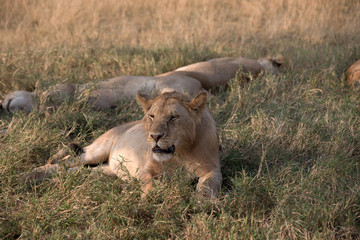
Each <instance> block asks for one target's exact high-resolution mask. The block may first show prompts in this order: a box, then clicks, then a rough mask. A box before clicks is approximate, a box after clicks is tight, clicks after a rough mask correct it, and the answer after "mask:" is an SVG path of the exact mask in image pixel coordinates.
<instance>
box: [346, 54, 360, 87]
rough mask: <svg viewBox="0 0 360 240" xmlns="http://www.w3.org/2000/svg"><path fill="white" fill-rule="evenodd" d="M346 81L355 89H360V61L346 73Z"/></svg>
mask: <svg viewBox="0 0 360 240" xmlns="http://www.w3.org/2000/svg"><path fill="white" fill-rule="evenodd" d="M345 75H346V81H347V82H348V84H349V85H350V86H351V87H353V88H359V87H360V60H358V61H356V62H355V63H353V64H352V65H351V66H350V67H349V68H348V69H347V70H346V72H345Z"/></svg>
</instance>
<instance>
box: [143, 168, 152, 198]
mask: <svg viewBox="0 0 360 240" xmlns="http://www.w3.org/2000/svg"><path fill="white" fill-rule="evenodd" d="M152 179H153V175H152V174H151V172H150V171H144V172H143V173H142V174H141V176H140V182H141V191H142V194H141V198H142V199H144V198H145V197H146V195H147V194H148V193H149V191H150V190H151V189H153V188H154V186H153V182H152Z"/></svg>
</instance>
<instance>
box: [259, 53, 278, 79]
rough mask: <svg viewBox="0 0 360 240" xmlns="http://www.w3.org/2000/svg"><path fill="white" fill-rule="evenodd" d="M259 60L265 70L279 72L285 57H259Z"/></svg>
mask: <svg viewBox="0 0 360 240" xmlns="http://www.w3.org/2000/svg"><path fill="white" fill-rule="evenodd" d="M257 61H258V63H259V64H260V65H261V67H262V69H263V70H264V71H265V72H268V73H274V74H276V73H278V72H279V68H280V66H281V65H282V64H283V63H284V57H283V56H282V55H278V56H276V57H274V58H271V57H265V58H259V59H258V60H257Z"/></svg>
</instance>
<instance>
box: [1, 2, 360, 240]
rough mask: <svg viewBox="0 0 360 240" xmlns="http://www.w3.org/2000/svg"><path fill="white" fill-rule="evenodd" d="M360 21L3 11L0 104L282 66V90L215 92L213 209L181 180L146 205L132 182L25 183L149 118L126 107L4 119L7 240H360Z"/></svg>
mask: <svg viewBox="0 0 360 240" xmlns="http://www.w3.org/2000/svg"><path fill="white" fill-rule="evenodd" d="M359 12H360V2H359V1H355V0H353V1H352V0H347V1H335V0H330V1H325V0H313V1H310V0H304V1H296V0H275V1H266V0H259V1H247V0H238V1H235V0H224V1H220V0H207V1H205V0H204V1H201V0H194V1H170V0H169V1H165V0H160V1H140V0H132V1H130V0H129V1H115V0H104V1H95V0H89V1H70V0H63V1H45V0H13V1H10V0H0V47H1V56H0V95H2V96H3V95H4V94H5V93H7V92H9V91H11V90H14V89H26V90H33V89H34V88H35V86H36V87H37V88H38V89H46V88H47V87H48V86H49V85H53V84H55V83H58V82H87V81H92V80H95V79H105V78H108V77H114V76H119V75H125V74H133V75H153V74H158V73H162V72H166V71H169V70H172V69H175V68H177V67H180V66H183V65H186V64H189V63H193V62H197V61H201V60H206V59H210V58H214V57H218V56H238V55H241V56H247V57H260V56H263V55H266V54H274V53H278V52H281V53H282V54H283V55H284V56H285V57H287V60H288V61H287V64H286V66H285V68H284V69H283V71H282V73H281V74H279V75H278V76H266V75H263V76H260V77H259V78H257V79H253V80H252V81H251V82H250V83H249V84H243V83H239V80H237V79H234V80H233V81H232V82H231V83H230V87H229V88H227V89H222V88H221V89H217V90H216V91H214V95H213V96H212V97H211V99H210V101H209V103H208V106H209V107H210V109H211V111H212V112H213V113H214V116H215V118H216V121H217V124H218V130H219V136H220V141H221V149H222V150H221V161H222V172H223V175H224V178H225V181H224V185H223V188H222V192H221V194H220V197H219V199H218V200H217V201H215V202H207V201H204V202H203V203H201V204H199V203H198V202H197V201H196V199H194V197H193V192H194V186H193V185H192V183H189V182H187V181H184V179H183V177H182V176H181V175H176V176H174V177H173V178H166V179H163V180H161V182H157V183H156V184H155V185H156V190H155V191H154V192H152V193H151V194H150V198H149V199H148V201H145V202H144V201H141V200H140V194H141V192H140V189H139V183H138V181H136V180H135V179H129V180H126V181H125V180H124V181H123V180H120V179H117V178H110V177H105V176H102V175H90V174H89V171H88V170H87V169H83V170H82V171H80V172H78V173H75V174H63V175H57V176H54V178H52V179H51V180H49V181H45V182H42V183H40V184H34V185H26V184H24V183H23V182H21V181H20V180H19V178H18V176H19V174H21V173H23V172H28V171H30V170H31V169H33V168H34V167H37V166H39V165H42V164H44V163H45V162H46V161H47V159H48V158H49V157H50V156H51V155H52V154H54V153H55V152H56V151H57V150H58V149H59V148H61V147H63V146H64V145H65V144H68V143H69V142H76V143H79V144H82V145H86V144H89V143H90V142H92V141H93V140H94V139H95V138H96V137H98V136H99V135H100V134H102V133H103V132H105V131H106V130H107V129H109V128H111V127H113V126H115V125H117V124H121V123H124V122H128V121H132V120H135V119H139V118H141V115H142V114H141V111H140V109H139V107H138V106H137V105H136V104H135V103H134V101H132V100H126V101H125V100H124V101H122V102H119V104H118V107H117V108H116V109H113V110H110V111H104V112H97V111H92V110H90V109H88V108H86V107H84V106H83V105H82V104H81V103H79V102H69V103H65V104H63V105H62V106H61V107H60V108H59V109H58V110H57V111H56V112H54V113H53V114H51V115H49V116H46V115H45V114H44V113H43V111H41V110H42V107H43V106H41V105H40V106H39V109H40V111H34V112H32V113H31V114H29V115H25V114H23V113H19V114H15V115H9V114H5V113H1V114H0V152H1V153H0V186H1V189H0V238H2V239H14V238H17V237H19V238H20V239H134V238H137V239H145V238H146V239H176V238H178V239H179V238H180V239H359V237H360V205H359V202H360V185H359V184H360V167H359V159H360V148H359V142H360V108H359V101H360V97H359V93H358V92H357V91H353V90H351V89H349V87H348V86H347V85H346V83H345V81H344V79H343V77H344V75H343V72H344V70H345V69H346V68H347V67H348V66H349V65H350V64H351V63H352V62H353V61H355V60H357V59H359V58H360V44H359V43H360V28H359V27H358V26H360V18H359V16H358V14H359ZM4 129H7V131H6V132H4V131H3V130H4Z"/></svg>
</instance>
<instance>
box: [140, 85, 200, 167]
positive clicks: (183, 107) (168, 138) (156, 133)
mask: <svg viewBox="0 0 360 240" xmlns="http://www.w3.org/2000/svg"><path fill="white" fill-rule="evenodd" d="M136 99H137V102H138V103H139V105H141V106H142V108H143V110H144V112H145V116H144V118H143V120H142V121H143V124H144V128H145V130H146V132H147V141H148V143H149V145H150V146H151V150H152V157H153V159H154V160H156V161H159V162H163V161H167V160H169V159H171V158H172V157H173V156H174V154H175V153H181V152H182V151H183V150H184V149H191V146H192V145H193V143H194V141H195V132H196V123H197V122H198V121H199V118H200V116H201V114H202V113H203V111H204V109H205V107H206V99H207V93H206V92H200V93H199V94H198V95H197V96H196V97H195V98H193V99H190V98H189V97H187V96H184V95H182V94H179V93H177V92H166V93H163V94H161V95H160V96H158V97H156V98H155V99H149V98H148V97H147V96H144V95H141V94H138V95H137V96H136Z"/></svg>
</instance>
